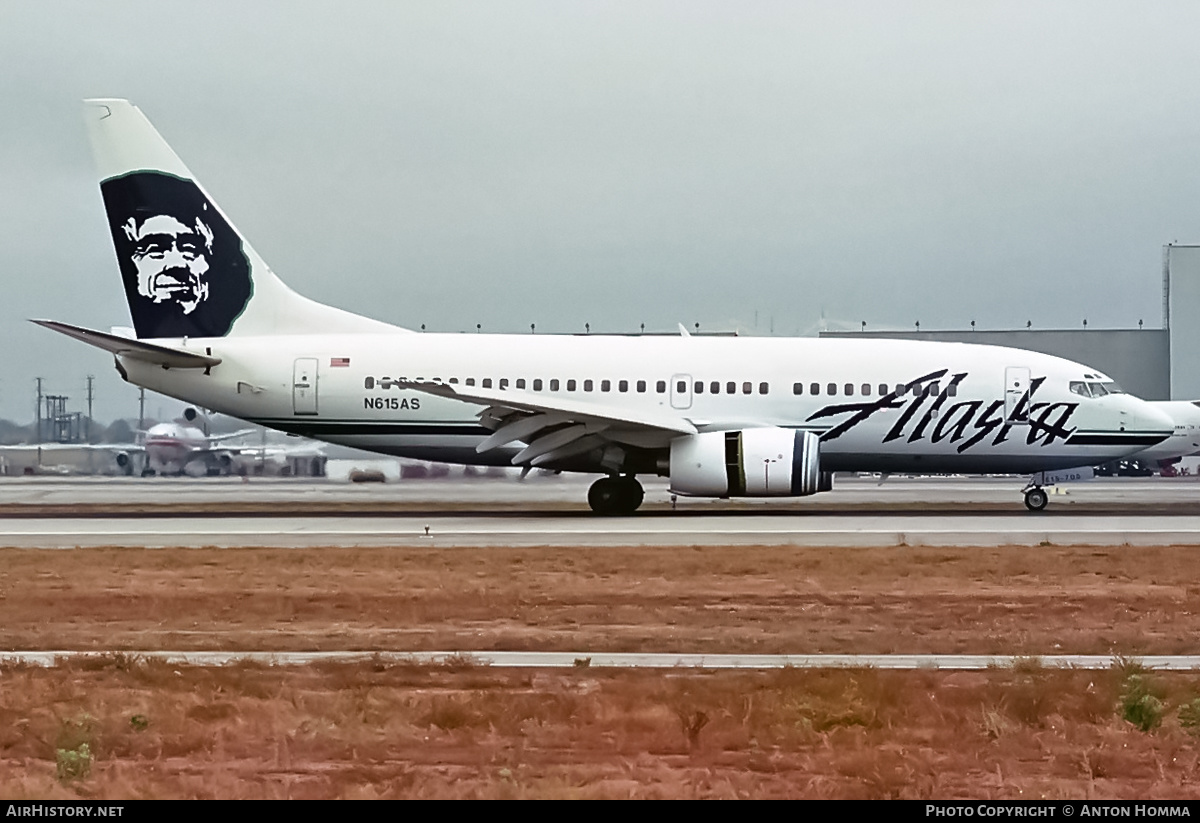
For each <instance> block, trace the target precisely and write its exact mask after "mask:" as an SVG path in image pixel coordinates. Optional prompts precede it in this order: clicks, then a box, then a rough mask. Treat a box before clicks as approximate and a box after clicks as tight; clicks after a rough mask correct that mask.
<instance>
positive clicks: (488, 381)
mask: <svg viewBox="0 0 1200 823" xmlns="http://www.w3.org/2000/svg"><path fill="white" fill-rule="evenodd" d="M483 387H484V388H485V389H490V388H491V387H492V378H490V377H485V378H483Z"/></svg>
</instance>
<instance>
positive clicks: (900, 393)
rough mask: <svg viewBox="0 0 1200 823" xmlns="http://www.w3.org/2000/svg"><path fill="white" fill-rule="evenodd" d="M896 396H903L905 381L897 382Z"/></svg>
mask: <svg viewBox="0 0 1200 823" xmlns="http://www.w3.org/2000/svg"><path fill="white" fill-rule="evenodd" d="M896 396H897V397H903V396H904V384H903V383H897V384H896Z"/></svg>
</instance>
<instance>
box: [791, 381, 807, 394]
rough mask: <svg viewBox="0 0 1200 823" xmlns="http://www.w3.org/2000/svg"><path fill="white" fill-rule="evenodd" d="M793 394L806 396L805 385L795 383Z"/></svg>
mask: <svg viewBox="0 0 1200 823" xmlns="http://www.w3.org/2000/svg"><path fill="white" fill-rule="evenodd" d="M792 394H804V384H803V383H793V384H792Z"/></svg>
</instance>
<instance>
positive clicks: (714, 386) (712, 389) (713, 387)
mask: <svg viewBox="0 0 1200 823" xmlns="http://www.w3.org/2000/svg"><path fill="white" fill-rule="evenodd" d="M708 391H709V394H720V393H721V384H720V383H718V382H717V381H716V380H714V381H712V382H711V383H709V384H708Z"/></svg>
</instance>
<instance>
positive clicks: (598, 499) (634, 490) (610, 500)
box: [588, 475, 646, 516]
mask: <svg viewBox="0 0 1200 823" xmlns="http://www.w3.org/2000/svg"><path fill="white" fill-rule="evenodd" d="M645 496H646V494H645V492H644V491H643V490H642V484H641V483H639V482H638V481H637V478H636V477H634V476H633V475H625V476H623V477H621V476H614V477H601V478H600V479H599V480H597V481H596V482H595V483H593V484H592V487H591V488H590V489H588V505H589V506H591V507H592V511H594V512H595V513H596V514H600V515H609V516H612V515H623V514H633V513H634V512H635V511H637V508H638V506H640V505H642V500H643V499H644V498H645Z"/></svg>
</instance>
